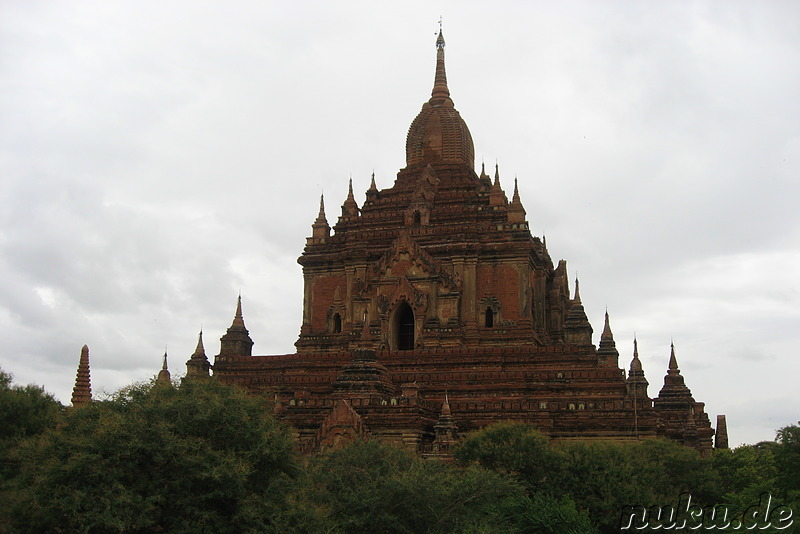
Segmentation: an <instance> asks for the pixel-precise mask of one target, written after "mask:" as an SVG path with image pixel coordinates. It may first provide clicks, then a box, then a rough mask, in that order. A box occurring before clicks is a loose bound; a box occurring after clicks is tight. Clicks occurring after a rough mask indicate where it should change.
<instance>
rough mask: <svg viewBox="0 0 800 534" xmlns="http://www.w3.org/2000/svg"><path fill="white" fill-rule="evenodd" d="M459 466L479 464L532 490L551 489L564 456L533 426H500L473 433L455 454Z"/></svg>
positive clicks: (500, 424) (503, 424)
mask: <svg viewBox="0 0 800 534" xmlns="http://www.w3.org/2000/svg"><path fill="white" fill-rule="evenodd" d="M453 456H454V457H455V459H456V462H458V463H459V465H462V466H463V465H470V464H478V465H480V466H481V467H484V468H486V469H491V470H494V471H499V472H501V473H506V474H509V475H512V476H514V477H516V478H517V479H518V480H520V481H521V482H523V483H524V484H526V485H527V486H528V487H529V488H530V489H531V490H538V489H544V490H549V489H551V487H552V482H553V479H552V477H553V474H554V473H559V472H560V471H561V470H562V469H563V463H564V457H563V455H562V454H560V452H559V451H557V450H554V449H553V448H552V447H551V446H550V443H549V440H548V439H547V437H545V436H544V435H542V434H541V433H539V432H537V431H536V430H535V429H534V428H533V427H532V426H530V425H524V424H516V423H499V424H496V425H492V426H489V427H486V428H484V429H482V430H479V431H478V432H474V433H473V434H471V435H470V436H469V438H468V439H467V440H466V441H464V442H463V443H462V444H461V445H460V446H459V447H458V448H456V450H455V451H454V453H453Z"/></svg>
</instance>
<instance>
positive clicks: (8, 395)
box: [0, 369, 63, 452]
mask: <svg viewBox="0 0 800 534" xmlns="http://www.w3.org/2000/svg"><path fill="white" fill-rule="evenodd" d="M12 378H13V377H12V376H11V374H9V373H6V372H5V371H3V370H2V369H0V452H1V451H3V450H5V449H6V448H7V447H9V446H11V445H13V443H14V442H16V441H18V440H20V439H22V438H25V437H28V436H32V435H34V434H38V433H40V432H42V431H44V430H45V429H47V428H54V427H55V425H56V423H57V421H58V417H59V415H60V414H61V412H62V410H63V406H61V403H60V402H58V401H57V400H56V399H55V397H53V395H51V394H50V393H47V392H45V391H44V389H42V388H41V387H39V386H35V385H32V384H29V385H27V386H13V385H11V380H12Z"/></svg>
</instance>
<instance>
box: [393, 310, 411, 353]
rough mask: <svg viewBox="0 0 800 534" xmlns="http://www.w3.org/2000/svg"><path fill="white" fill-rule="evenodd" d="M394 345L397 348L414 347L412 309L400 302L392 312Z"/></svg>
mask: <svg viewBox="0 0 800 534" xmlns="http://www.w3.org/2000/svg"><path fill="white" fill-rule="evenodd" d="M394 333H395V347H396V348H397V350H413V349H414V310H412V309H411V306H409V305H408V303H407V302H401V303H400V305H399V306H398V307H397V310H395V312H394Z"/></svg>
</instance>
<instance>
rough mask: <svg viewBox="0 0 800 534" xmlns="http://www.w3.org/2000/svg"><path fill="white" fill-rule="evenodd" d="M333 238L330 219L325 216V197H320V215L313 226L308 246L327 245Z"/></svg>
mask: <svg viewBox="0 0 800 534" xmlns="http://www.w3.org/2000/svg"><path fill="white" fill-rule="evenodd" d="M330 236H331V227H330V225H329V224H328V219H327V217H326V216H325V195H324V194H320V196H319V214H318V215H317V220H316V221H314V224H312V225H311V237H310V238H308V240H307V244H308V245H317V244H321V243H325V240H326V239H327V238H329V237H330Z"/></svg>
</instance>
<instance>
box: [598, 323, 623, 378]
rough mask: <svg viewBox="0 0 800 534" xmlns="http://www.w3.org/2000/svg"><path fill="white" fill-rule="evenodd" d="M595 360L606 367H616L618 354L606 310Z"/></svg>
mask: <svg viewBox="0 0 800 534" xmlns="http://www.w3.org/2000/svg"><path fill="white" fill-rule="evenodd" d="M597 359H598V361H599V362H600V364H601V365H604V366H608V367H617V365H618V363H619V352H617V344H616V342H614V334H613V333H612V332H611V321H610V320H609V318H608V309H606V317H605V324H603V333H602V334H600V344H599V345H598V346H597Z"/></svg>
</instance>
